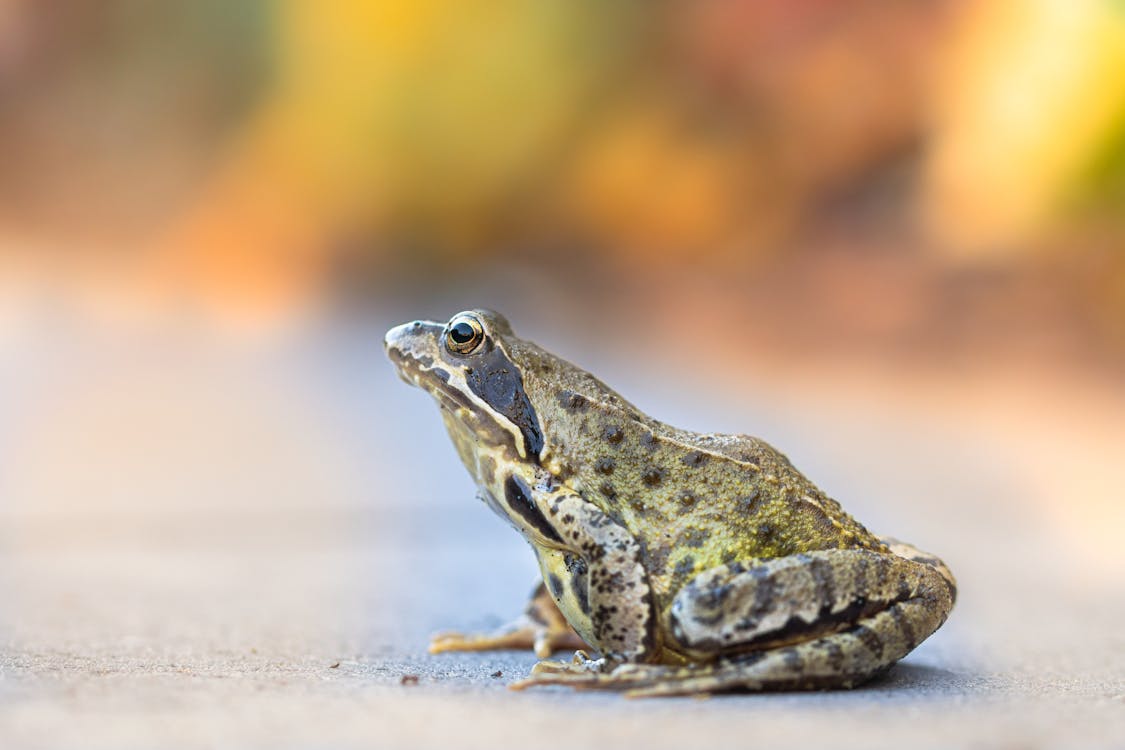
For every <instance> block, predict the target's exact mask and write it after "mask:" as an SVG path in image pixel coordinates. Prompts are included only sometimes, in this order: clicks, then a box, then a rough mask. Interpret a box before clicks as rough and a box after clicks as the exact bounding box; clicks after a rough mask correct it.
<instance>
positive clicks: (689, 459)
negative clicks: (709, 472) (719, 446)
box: [680, 451, 707, 466]
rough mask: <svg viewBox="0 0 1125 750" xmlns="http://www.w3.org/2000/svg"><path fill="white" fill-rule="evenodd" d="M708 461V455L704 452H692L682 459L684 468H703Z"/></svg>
mask: <svg viewBox="0 0 1125 750" xmlns="http://www.w3.org/2000/svg"><path fill="white" fill-rule="evenodd" d="M706 461H707V454H706V453H704V452H703V451H692V452H691V453H688V454H687V455H685V456H684V457H683V458H681V459H680V462H681V463H682V464H683V465H684V466H702V465H703V464H704V462H706Z"/></svg>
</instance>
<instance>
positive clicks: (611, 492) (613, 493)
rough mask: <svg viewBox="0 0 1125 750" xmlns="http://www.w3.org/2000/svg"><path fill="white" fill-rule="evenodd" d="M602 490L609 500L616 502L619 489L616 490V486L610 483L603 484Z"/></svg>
mask: <svg viewBox="0 0 1125 750" xmlns="http://www.w3.org/2000/svg"><path fill="white" fill-rule="evenodd" d="M600 489H601V491H602V494H603V495H605V497H606V499H607V500H616V499H617V489H616V488H614V486H613V485H612V484H610V483H609V482H602V486H601V488H600Z"/></svg>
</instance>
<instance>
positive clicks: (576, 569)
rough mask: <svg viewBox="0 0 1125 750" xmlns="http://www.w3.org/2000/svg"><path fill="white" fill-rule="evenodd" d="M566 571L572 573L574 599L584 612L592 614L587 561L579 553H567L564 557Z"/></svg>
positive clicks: (571, 583)
mask: <svg viewBox="0 0 1125 750" xmlns="http://www.w3.org/2000/svg"><path fill="white" fill-rule="evenodd" d="M563 563H564V564H565V565H566V571H567V573H569V574H570V588H571V591H573V592H574V600H575V601H576V602H577V603H578V609H580V610H582V613H583V614H586V615H589V614H590V580H589V575H588V570H587V567H586V561H585V560H583V559H582V558H581V557H578V556H577V555H566V556H565V557H564V558H563Z"/></svg>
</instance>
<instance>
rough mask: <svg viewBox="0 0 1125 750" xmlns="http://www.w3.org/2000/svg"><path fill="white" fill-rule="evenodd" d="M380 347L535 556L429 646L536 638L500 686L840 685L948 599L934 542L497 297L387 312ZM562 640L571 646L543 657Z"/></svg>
mask: <svg viewBox="0 0 1125 750" xmlns="http://www.w3.org/2000/svg"><path fill="white" fill-rule="evenodd" d="M384 349H385V351H386V353H387V355H388V357H389V359H390V360H391V362H392V363H393V365H394V367H395V370H396V372H397V373H398V375H399V376H400V377H401V379H403V380H404V381H405V382H407V383H408V384H410V385H414V386H417V387H419V388H421V389H422V390H424V391H426V392H427V393H429V394H430V395H431V396H432V397H433V399H434V400H435V401H436V403H437V405H438V408H439V411H440V413H441V417H442V420H443V422H444V424H445V427H446V430H447V432H448V433H449V436H450V439H451V440H452V442H453V445H454V448H455V450H456V453H457V455H458V457H459V458H460V461H461V463H462V464H463V465H464V466H465V468H466V469H467V470H468V472H469V474H470V475H471V476H472V479H473V480H474V482H475V484H476V486H477V488H478V496H479V498H480V499H481V500H482V501H483V502H484V504H485V505H486V506H488V507H489V508H491V510H492V511H493V512H495V513H496V514H497V515H499V516H500V517H501V518H503V519H504V520H505V521H507V522H508V523H509V524H510V525H511V526H512V527H514V528H515V529H516V531H517V532H519V534H520V535H521V536H522V537H523V538H524V539H525V540H526V541H527V542H528V543H529V545H530V547H531V549H532V551H533V552H534V554H535V557H536V559H537V562H538V566H539V570H540V573H541V576H542V580H541V581H540V582H539V583H538V585H537V586H536V588H535V590H534V591H533V592H532V596H531V599H530V602H529V604H528V606H527V607H526V609H525V610H524V612H523V613H522V615H520V616H519V617H517V618H516V619H515V620H513V621H512V622H511V623H509V624H508V625H506V626H504V627H502V628H500V629H498V630H496V631H492V632H488V633H480V634H462V633H457V632H450V633H443V634H439V635H437V636H436V637H435V638H434V640H433V641H432V643H431V651H433V652H435V653H440V652H445V651H476V650H487V649H499V648H527V647H530V648H532V649H534V651H535V653H536V655H537V656H538V657H539V658H540V659H541V661H538V662H537V663H536V664H535V666H534V667H533V668H532V670H531V673H530V675H529V676H527V677H526V678H524V679H521V680H518V681H516V682H514V683H512V685H511V687H512V688H514V689H517V690H519V689H525V688H529V687H537V686H544V685H565V686H570V687H572V688H576V689H582V690H609V691H621V692H623V693H625V694H626V695H629V696H632V697H643V696H662V695H708V694H712V693H722V692H732V691H749V692H758V691H772V690H810V689H834V688H852V687H856V686H858V685H861V684H863V683H865V682H867V681H869V680H871V679H873V678H875V677H877V676H879V675H882V674H884V673H885V672H887V671H888V670H889V669H890V668H891V666H893V665H894V664H895V663H896V662H897V661H898V660H900V659H901V658H902V657H904V656H905V655H906V654H908V653H909V652H910V651H912V650H913V649H914V648H915V647H916V646H918V644H920V643H921V642H922V641H923V640H924V639H926V638H927V637H929V636H930V635H931V634H932V633H933V632H934V631H936V630H937V629H938V628H939V627H940V626H941V625H942V624H943V623H944V622H945V620H946V618H947V617H948V615H949V613H950V611H951V609H952V607H953V604H954V601H955V599H956V592H957V584H956V581H955V579H954V577H953V575H952V573H951V572H950V570H949V568H948V567H947V566H946V564H945V563H944V562H943V561H942V560H941V559H939V558H938V557H936V556H935V555H932V554H929V553H926V552H923V551H921V550H920V549H918V548H916V547H914V546H912V545H910V544H907V543H905V542H902V541H899V540H897V539H894V538H892V537H885V536H878V535H876V534H874V533H872V532H870V531H868V530H867V528H866V527H864V526H863V525H862V524H861V523H860V522H859V521H857V520H856V519H855V518H853V517H852V516H851V515H850V514H848V513H847V512H846V511H845V510H844V509H843V508H842V507H841V505H840V503H839V502H837V501H836V500H834V499H833V498H831V497H829V496H828V495H827V494H826V493H825V492H824V491H822V490H821V489H820V488H818V487H817V486H816V485H814V484H813V483H812V481H810V480H809V479H808V478H807V477H806V476H805V475H804V474H802V473H801V472H800V471H798V470H797V469H796V468H795V467H794V466H793V464H792V463H791V462H790V460H789V459H788V458H787V457H786V456H785V455H784V454H783V453H781V452H780V451H778V450H777V449H775V448H774V447H773V446H771V445H770V444H769V443H767V442H765V441H764V440H762V439H760V438H756V437H751V436H748V435H742V434H736V435H727V434H718V433H699V432H693V431H689V430H684V429H680V428H676V427H673V426H671V425H668V424H665V423H663V422H660V421H658V420H656V419H654V418H652V417H649V416H648V415H647V414H645V413H643V412H642V411H641V410H640V409H638V408H637V407H635V406H634V405H633V404H632V403H630V402H629V401H627V400H626V399H625V398H624V397H623V396H621V395H620V394H618V393H617V392H616V391H614V390H613V389H611V388H610V387H609V386H607V385H606V384H605V383H603V382H602V381H601V380H599V379H598V378H596V377H595V376H594V375H592V374H590V373H588V372H586V371H585V370H583V369H581V368H580V367H578V366H576V365H574V364H571V363H570V362H569V361H567V360H564V359H562V358H560V357H558V356H556V355H554V354H552V353H551V352H549V351H547V350H546V349H544V348H541V347H540V346H538V345H536V344H534V343H532V342H530V341H527V340H525V339H522V338H520V337H518V336H517V335H516V334H515V333H514V331H513V329H512V327H511V325H510V323H509V322H508V320H507V319H506V318H505V317H503V316H502V315H501V314H499V313H496V312H492V311H489V310H486V309H472V310H466V311H463V312H459V313H457V314H456V315H454V316H453V317H451V318H450V319H449V320H448V321H445V322H440V321H427V320H415V321H412V322H408V323H404V324H402V325H399V326H396V327H394V328H392V329H391V330H390V331H388V332H387V334H386V336H385V339H384ZM571 647H573V648H577V649H578V650H577V651H576V652H575V654H574V657H573V658H572V659H571V660H570V661H554V660H551V659H550V658H549V657H550V656H551V655H552V654H553V653H554V652H555V651H556V650H561V649H563V648H571Z"/></svg>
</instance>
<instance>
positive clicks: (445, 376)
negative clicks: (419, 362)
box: [430, 367, 449, 383]
mask: <svg viewBox="0 0 1125 750" xmlns="http://www.w3.org/2000/svg"><path fill="white" fill-rule="evenodd" d="M430 374H431V375H433V376H434V377H435V378H437V379H438V380H440V381H442V382H443V383H448V382H449V370H443V369H442V368H440V367H435V368H434V369H432V370H430Z"/></svg>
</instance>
